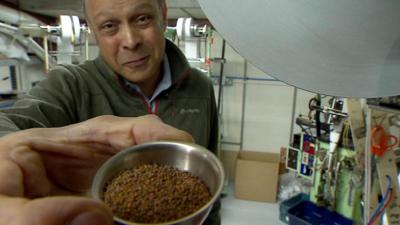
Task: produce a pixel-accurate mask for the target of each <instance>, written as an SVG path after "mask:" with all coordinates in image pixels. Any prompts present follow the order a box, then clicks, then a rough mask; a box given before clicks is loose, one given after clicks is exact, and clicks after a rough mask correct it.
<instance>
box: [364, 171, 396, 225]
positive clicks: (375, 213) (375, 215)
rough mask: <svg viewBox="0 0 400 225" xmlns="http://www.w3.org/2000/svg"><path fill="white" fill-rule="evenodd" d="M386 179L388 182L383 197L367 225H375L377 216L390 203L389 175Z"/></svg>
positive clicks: (391, 189)
mask: <svg viewBox="0 0 400 225" xmlns="http://www.w3.org/2000/svg"><path fill="white" fill-rule="evenodd" d="M386 179H387V180H388V184H387V188H386V192H385V195H384V197H383V199H382V200H381V202H380V203H379V205H378V207H377V208H376V210H375V212H374V213H373V214H372V216H371V218H370V220H369V222H368V225H372V224H374V223H375V221H376V220H377V218H379V216H380V215H381V214H382V213H383V212H384V211H385V209H386V208H387V206H388V205H389V203H390V202H391V200H392V198H393V193H392V192H393V188H392V178H391V177H390V176H389V175H386ZM388 195H389V196H388ZM387 199H389V200H387ZM386 200H387V201H386ZM385 202H386V203H385Z"/></svg>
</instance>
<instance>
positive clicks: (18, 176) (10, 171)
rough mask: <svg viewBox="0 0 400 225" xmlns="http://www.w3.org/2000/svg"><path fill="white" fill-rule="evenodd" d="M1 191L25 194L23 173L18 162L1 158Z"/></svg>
mask: <svg viewBox="0 0 400 225" xmlns="http://www.w3.org/2000/svg"><path fill="white" fill-rule="evenodd" d="M0 180H1V182H0V193H1V194H5V195H9V196H23V195H24V188H23V187H24V185H23V174H22V171H21V169H20V168H19V167H18V165H17V164H15V163H13V162H11V161H9V160H0Z"/></svg>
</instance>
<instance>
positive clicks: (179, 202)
mask: <svg viewBox="0 0 400 225" xmlns="http://www.w3.org/2000/svg"><path fill="white" fill-rule="evenodd" d="M210 199H211V195H210V192H209V190H208V188H207V186H206V185H205V184H204V182H203V181H201V180H200V179H199V178H198V177H196V176H193V175H192V174H190V173H189V172H184V171H179V170H178V169H176V168H174V167H171V166H166V165H157V164H145V165H141V166H139V167H136V168H133V169H127V170H124V171H122V172H121V173H119V174H118V175H116V176H115V177H114V178H113V179H112V180H111V181H110V182H109V183H108V184H107V185H106V188H105V191H104V202H105V203H106V205H107V206H108V207H109V208H110V209H111V210H112V212H113V213H114V214H115V215H116V216H118V217H120V218H122V219H125V220H129V221H132V222H138V223H163V222H168V221H172V220H177V219H179V218H182V217H185V216H187V215H190V214H191V213H193V212H195V211H196V210H197V209H199V208H201V207H202V206H203V205H205V204H206V203H207V202H208V201H209V200H210Z"/></svg>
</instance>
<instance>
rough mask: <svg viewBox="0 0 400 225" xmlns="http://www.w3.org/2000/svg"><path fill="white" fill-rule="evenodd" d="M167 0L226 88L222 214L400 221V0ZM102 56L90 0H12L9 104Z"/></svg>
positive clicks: (278, 219) (221, 121)
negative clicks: (58, 71)
mask: <svg viewBox="0 0 400 225" xmlns="http://www.w3.org/2000/svg"><path fill="white" fill-rule="evenodd" d="M131 1H132V2H135V1H137V0H131ZM141 1H142V0H141ZM143 1H144V0H143ZM102 2H104V1H103V0H102ZM124 2H125V1H124ZM166 5H167V9H168V10H167V12H168V13H167V21H168V22H167V24H166V25H165V33H164V36H165V38H166V39H167V40H169V41H170V42H172V43H174V44H175V45H176V46H177V47H178V48H179V49H180V50H181V51H182V52H183V53H184V55H185V56H186V59H187V60H188V62H189V63H190V66H191V67H193V68H196V69H197V70H199V71H201V72H202V74H203V75H204V77H206V78H207V79H209V80H211V83H212V86H213V88H214V96H215V103H216V110H217V113H218V128H219V129H218V147H217V149H218V151H217V154H216V156H217V158H218V160H219V161H218V163H220V165H222V167H223V176H222V179H223V180H222V181H221V187H222V188H221V190H219V191H218V193H217V194H218V197H219V198H220V200H221V209H220V214H221V224H222V225H246V224H247V225H250V224H251V225H278V224H279V225H280V224H282V225H283V224H291V225H297V224H299V225H303V224H307V225H309V224H310V225H311V224H313V225H314V224H325V225H342V224H343V225H347V224H354V225H360V224H362V225H383V224H385V225H397V224H400V198H399V197H400V195H399V193H400V192H399V190H400V189H399V188H400V145H399V138H400V25H399V24H400V13H399V12H400V1H398V0H385V1H373V0H353V1H344V0H336V1H326V0H322V1H321V0H308V1H304V0H297V1H283V0H264V1H249V2H247V1H231V0H218V1H214V0H166ZM98 55H99V48H98V47H97V44H96V40H95V37H94V35H93V32H91V31H90V29H89V23H88V21H87V20H86V19H85V14H84V9H83V5H82V2H81V0H34V1H32V0H2V1H1V2H0V109H7V108H9V107H13V105H14V104H15V102H17V101H18V99H20V98H23V96H24V95H26V94H28V93H29V91H30V90H31V88H33V87H34V86H35V85H37V84H38V83H40V82H41V81H42V80H46V79H48V76H49V71H51V70H52V69H53V68H55V67H56V66H57V65H58V64H76V65H78V64H80V63H83V62H84V61H86V60H93V59H95V58H96V57H98ZM50 76H51V75H50ZM60 91H61V90H60ZM199 165H200V164H199ZM200 166H201V165H200ZM220 178H221V177H220ZM205 179H206V180H207V179H208V178H207V177H206V178H205ZM210 179H211V178H210ZM0 182H1V181H0ZM185 218H186V217H185ZM0 220H1V218H0ZM118 224H121V223H118ZM126 224H137V223H126ZM140 224H142V223H140ZM160 224H161V223H160ZM162 224H195V223H190V222H188V221H181V222H180V223H162ZM197 224H201V222H200V223H197Z"/></svg>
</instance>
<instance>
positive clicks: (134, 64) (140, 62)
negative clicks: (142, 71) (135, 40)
mask: <svg viewBox="0 0 400 225" xmlns="http://www.w3.org/2000/svg"><path fill="white" fill-rule="evenodd" d="M149 58H150V56H145V57H142V58H139V59H134V60H130V61H127V62H125V63H123V65H124V66H127V67H129V68H132V69H134V68H137V67H140V66H143V65H145V64H146V63H147V61H148V60H149Z"/></svg>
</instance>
